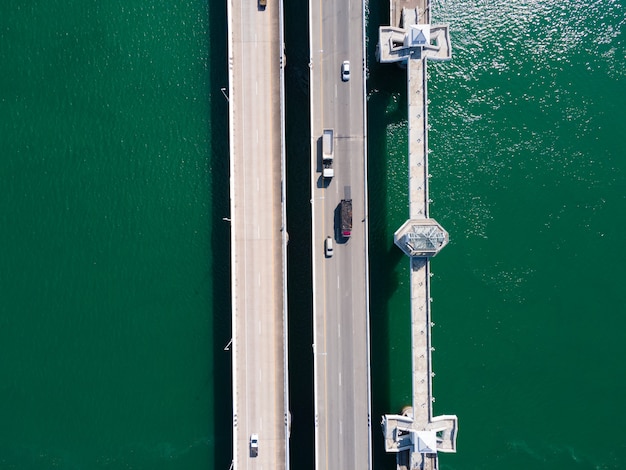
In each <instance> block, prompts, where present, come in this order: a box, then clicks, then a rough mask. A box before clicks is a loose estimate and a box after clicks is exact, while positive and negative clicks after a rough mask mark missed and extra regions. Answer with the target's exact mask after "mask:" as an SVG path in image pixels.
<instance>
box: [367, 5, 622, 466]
mask: <svg viewBox="0 0 626 470" xmlns="http://www.w3.org/2000/svg"><path fill="white" fill-rule="evenodd" d="M624 6H625V4H624V2H614V1H598V2H582V1H570V2H556V1H545V2H534V1H521V2H505V1H492V2H476V1H439V2H434V3H433V10H434V16H435V21H437V22H443V23H449V24H450V25H451V35H452V44H453V61H452V62H451V63H448V64H437V65H432V64H431V65H430V66H429V75H430V81H429V99H430V107H429V123H430V124H431V126H432V130H431V132H430V140H429V145H430V149H431V154H430V166H429V171H430V173H431V174H432V179H431V182H430V196H431V198H432V199H433V200H434V203H433V204H432V205H431V212H430V215H431V216H432V217H434V218H436V219H437V220H438V221H439V222H440V223H442V224H443V226H444V227H446V228H447V230H448V231H449V232H450V237H451V243H450V245H449V246H448V247H447V248H446V249H445V250H444V251H443V252H442V253H441V254H440V255H438V257H437V258H435V259H434V260H433V262H432V269H433V272H434V273H435V277H434V278H433V283H432V292H431V293H432V297H433V299H434V302H433V306H432V308H433V321H434V322H435V323H436V326H435V327H434V329H433V344H434V346H435V347H436V351H435V353H434V370H435V372H436V373H437V376H436V378H435V379H434V395H435V397H436V399H437V401H436V403H435V405H434V409H435V413H437V414H445V413H454V414H457V415H458V416H459V427H460V430H459V435H458V454H457V455H450V456H448V455H444V456H443V457H442V458H441V464H442V467H443V468H449V469H474V468H481V469H492V468H493V469H496V468H498V469H501V468H506V469H523V468H534V469H538V468H541V469H572V468H580V469H591V468H593V469H618V468H626V445H625V444H624V441H623V434H624V433H623V432H622V431H621V425H620V423H619V421H620V418H619V417H621V416H625V415H626V405H625V404H624V401H623V399H622V397H623V396H624V395H625V393H626V375H625V374H624V366H623V358H624V357H626V345H625V342H624V329H625V328H626V320H625V319H624V313H626V297H625V295H624V289H623V283H624V280H625V279H626V267H625V261H626V249H625V248H624V245H623V240H624V236H623V234H624V231H625V230H626V219H625V217H624V215H625V214H626V196H625V193H624V190H625V189H626V184H625V183H626V181H625V180H626V174H625V172H626V160H625V159H624V157H625V155H626V152H625V150H626V146H625V145H624V143H623V142H624V141H623V134H624V129H625V128H626V93H624V84H625V80H624V79H625V78H626V60H625V56H626V47H625V44H624V38H623V32H624V16H625V13H626V12H625V8H624ZM384 8H385V6H384V5H381V7H380V11H376V12H372V16H375V15H380V16H379V17H382V16H383V15H384V14H385V13H384ZM403 80H404V76H403V73H402V72H399V71H395V70H389V68H388V67H385V68H383V67H382V66H379V65H375V66H374V65H373V66H372V67H371V79H370V82H369V86H370V89H371V94H370V102H369V105H370V108H369V111H370V114H369V115H370V136H371V141H370V159H371V165H370V166H371V168H373V169H374V170H375V171H377V172H379V173H380V174H381V175H382V176H383V177H381V178H378V180H376V176H373V177H372V178H373V179H374V181H373V182H372V183H373V185H372V188H371V189H372V194H371V196H370V201H373V202H372V208H371V209H372V211H373V222H372V225H371V231H372V237H371V240H372V242H373V243H374V244H378V245H379V247H380V248H376V247H373V248H372V250H371V253H372V261H371V265H372V284H373V285H374V284H376V285H379V286H382V291H383V292H384V295H381V296H378V295H377V294H375V293H374V294H372V304H373V311H372V316H373V320H372V322H373V323H374V324H375V326H377V327H378V328H376V327H374V328H373V329H372V331H373V335H374V337H373V338H372V345H373V346H372V353H373V355H374V359H373V366H374V374H375V378H374V385H375V390H374V396H373V400H374V404H373V408H374V415H379V414H381V413H383V412H385V411H398V410H399V408H400V407H401V406H402V405H403V404H405V403H407V402H408V401H409V397H410V382H409V379H410V376H409V372H408V371H409V370H410V369H409V368H410V364H409V363H408V362H407V360H406V359H407V354H408V348H409V346H408V334H407V333H406V332H405V331H403V328H407V327H408V325H409V323H408V321H409V319H408V297H409V291H408V272H407V268H408V265H407V261H406V260H405V259H402V258H401V257H400V256H399V255H398V254H397V250H396V249H395V248H393V247H392V246H391V236H392V232H393V231H394V230H395V229H396V228H397V227H399V226H400V225H401V223H402V222H403V221H404V220H405V218H406V216H407V209H406V206H405V205H404V204H405V201H406V198H407V194H406V183H405V181H406V175H407V170H406V157H405V156H404V155H405V150H406V145H407V144H406V137H405V134H406V113H405V111H404V110H405V107H406V98H405V94H404V93H405V91H404V81H403ZM370 174H372V172H370ZM376 185H380V187H376ZM374 191H376V192H378V194H379V195H380V197H381V199H382V200H380V201H378V200H377V197H376V196H375V195H374V194H375V192H374ZM379 332H380V333H379ZM377 334H380V338H379V340H377V338H376V336H377ZM396 338H397V339H396ZM377 356H378V357H377ZM375 437H376V438H377V439H378V444H377V447H376V449H377V458H376V462H377V464H378V465H377V468H383V467H384V468H393V465H392V460H393V459H391V460H390V459H388V458H385V456H382V455H381V452H380V450H379V449H380V446H381V442H380V438H379V437H378V436H377V435H375Z"/></svg>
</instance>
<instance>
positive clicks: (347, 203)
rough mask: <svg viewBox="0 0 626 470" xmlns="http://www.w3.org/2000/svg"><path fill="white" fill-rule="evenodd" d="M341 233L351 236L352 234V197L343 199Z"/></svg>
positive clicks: (347, 236)
mask: <svg viewBox="0 0 626 470" xmlns="http://www.w3.org/2000/svg"><path fill="white" fill-rule="evenodd" d="M340 206H341V235H343V236H344V237H345V238H349V237H350V235H352V199H342V200H341V204H340Z"/></svg>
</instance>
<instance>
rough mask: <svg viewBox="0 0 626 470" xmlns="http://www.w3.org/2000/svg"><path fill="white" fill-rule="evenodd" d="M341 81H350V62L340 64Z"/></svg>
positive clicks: (345, 61)
mask: <svg viewBox="0 0 626 470" xmlns="http://www.w3.org/2000/svg"><path fill="white" fill-rule="evenodd" d="M341 79H342V80H343V81H344V82H347V81H348V80H350V61H349V60H344V61H343V63H342V64H341Z"/></svg>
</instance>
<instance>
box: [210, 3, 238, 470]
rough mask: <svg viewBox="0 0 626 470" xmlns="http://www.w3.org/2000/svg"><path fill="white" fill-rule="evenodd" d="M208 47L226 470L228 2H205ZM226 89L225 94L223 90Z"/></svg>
mask: <svg viewBox="0 0 626 470" xmlns="http://www.w3.org/2000/svg"><path fill="white" fill-rule="evenodd" d="M207 9H208V31H206V34H207V35H208V36H209V38H210V48H209V52H208V57H209V61H208V67H209V83H208V84H207V86H210V90H209V97H210V98H209V99H210V105H209V107H210V108H209V116H210V118H209V130H208V131H209V138H210V159H209V179H210V181H209V184H210V191H211V200H212V210H211V214H212V217H213V220H211V241H210V244H211V253H212V260H213V265H212V267H211V270H212V273H211V278H212V281H213V285H212V295H213V304H212V311H211V312H208V313H209V314H210V315H211V317H212V318H211V323H212V336H213V340H212V344H213V351H212V357H213V361H212V367H213V369H212V371H211V372H212V373H211V380H212V383H213V388H214V402H213V410H212V411H213V420H212V423H211V426H212V429H211V430H210V432H209V435H210V436H211V438H212V441H211V442H209V447H210V453H211V455H212V456H213V462H212V464H211V463H209V465H208V466H207V468H214V469H215V470H228V468H229V467H230V463H231V460H232V427H231V426H232V375H231V360H232V357H231V354H230V351H225V350H224V347H225V346H226V345H227V344H228V342H229V340H230V338H231V310H232V309H231V287H230V223H229V222H228V220H223V218H226V219H228V218H229V217H230V199H229V146H228V102H227V100H226V96H225V93H227V91H226V90H228V36H227V33H228V24H227V21H226V18H227V16H226V2H207ZM222 87H224V88H225V89H226V90H224V91H223V90H221V88H222Z"/></svg>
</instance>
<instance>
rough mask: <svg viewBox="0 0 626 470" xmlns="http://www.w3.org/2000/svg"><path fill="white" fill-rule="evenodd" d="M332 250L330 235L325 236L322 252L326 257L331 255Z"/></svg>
mask: <svg viewBox="0 0 626 470" xmlns="http://www.w3.org/2000/svg"><path fill="white" fill-rule="evenodd" d="M333 252H334V251H333V239H332V237H326V240H324V254H325V255H326V258H330V257H332V256H333Z"/></svg>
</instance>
